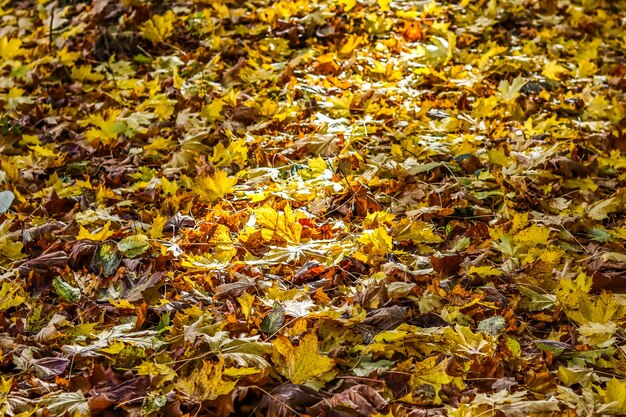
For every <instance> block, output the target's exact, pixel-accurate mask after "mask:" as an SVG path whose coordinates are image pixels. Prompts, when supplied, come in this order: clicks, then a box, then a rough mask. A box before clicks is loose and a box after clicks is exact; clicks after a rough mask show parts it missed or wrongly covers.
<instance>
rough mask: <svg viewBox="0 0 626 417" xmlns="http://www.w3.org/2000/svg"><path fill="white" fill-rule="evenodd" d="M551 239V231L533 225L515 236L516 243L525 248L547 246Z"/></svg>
mask: <svg viewBox="0 0 626 417" xmlns="http://www.w3.org/2000/svg"><path fill="white" fill-rule="evenodd" d="M549 239H550V229H548V228H547V227H544V226H540V225H537V224H533V225H532V226H530V227H528V228H526V229H524V230H521V231H519V232H517V233H516V234H515V242H516V243H518V244H521V245H525V246H537V245H547V244H548V240H549Z"/></svg>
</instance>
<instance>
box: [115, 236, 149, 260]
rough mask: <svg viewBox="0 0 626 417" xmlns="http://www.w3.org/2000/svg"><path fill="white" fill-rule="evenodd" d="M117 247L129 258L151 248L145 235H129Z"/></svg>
mask: <svg viewBox="0 0 626 417" xmlns="http://www.w3.org/2000/svg"><path fill="white" fill-rule="evenodd" d="M117 248H118V249H119V250H120V251H121V252H122V253H123V254H124V256H126V257H127V258H135V257H137V256H139V255H141V254H143V253H145V252H146V251H147V250H148V249H149V248H150V242H149V241H148V237H147V236H145V235H134V236H128V237H126V238H124V239H122V240H121V241H120V242H119V243H118V244H117Z"/></svg>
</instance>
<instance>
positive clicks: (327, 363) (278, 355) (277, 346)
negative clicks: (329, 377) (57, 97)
mask: <svg viewBox="0 0 626 417" xmlns="http://www.w3.org/2000/svg"><path fill="white" fill-rule="evenodd" d="M273 345H274V352H272V362H274V366H275V367H276V370H277V371H278V372H279V373H280V374H281V375H283V376H284V377H286V378H287V379H289V380H290V381H291V382H292V383H294V384H303V383H305V382H306V381H308V380H309V379H311V378H313V377H316V376H319V375H321V374H323V373H324V372H328V371H330V370H331V369H333V367H334V366H335V361H334V360H332V359H330V358H328V357H326V356H322V355H320V354H319V352H318V341H317V336H316V335H315V333H308V334H306V335H304V336H303V337H302V338H301V339H300V344H299V345H298V346H293V345H292V344H291V342H290V341H289V339H288V338H287V337H285V336H283V335H278V337H277V338H276V340H275V341H274V343H273Z"/></svg>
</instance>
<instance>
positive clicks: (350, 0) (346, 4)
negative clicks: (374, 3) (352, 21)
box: [337, 0, 357, 12]
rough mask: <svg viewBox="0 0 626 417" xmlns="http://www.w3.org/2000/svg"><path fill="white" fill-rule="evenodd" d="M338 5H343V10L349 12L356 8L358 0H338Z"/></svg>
mask: <svg viewBox="0 0 626 417" xmlns="http://www.w3.org/2000/svg"><path fill="white" fill-rule="evenodd" d="M337 3H339V4H340V5H343V10H344V11H346V12H349V11H350V10H352V9H353V8H354V6H356V4H357V0H338V1H337Z"/></svg>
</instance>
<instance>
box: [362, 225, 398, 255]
mask: <svg viewBox="0 0 626 417" xmlns="http://www.w3.org/2000/svg"><path fill="white" fill-rule="evenodd" d="M359 242H360V243H363V244H364V245H370V246H369V247H368V249H370V250H371V251H372V252H373V253H375V254H378V255H384V254H386V253H387V252H389V251H390V250H391V248H392V247H393V240H392V239H391V236H389V233H387V230H385V228H384V227H382V226H381V227H377V228H376V229H374V230H366V231H364V232H363V234H362V235H361V237H359ZM368 252H370V251H369V250H368Z"/></svg>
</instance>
